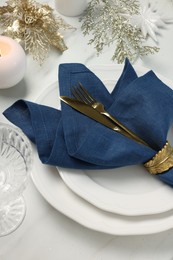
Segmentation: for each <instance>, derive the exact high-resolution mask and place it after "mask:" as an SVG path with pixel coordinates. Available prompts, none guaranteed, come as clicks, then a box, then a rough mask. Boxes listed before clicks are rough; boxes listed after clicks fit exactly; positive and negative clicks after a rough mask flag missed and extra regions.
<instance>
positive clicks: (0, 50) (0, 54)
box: [0, 49, 2, 57]
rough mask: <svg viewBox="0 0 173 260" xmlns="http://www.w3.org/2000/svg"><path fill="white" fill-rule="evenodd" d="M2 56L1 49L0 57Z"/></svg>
mask: <svg viewBox="0 0 173 260" xmlns="http://www.w3.org/2000/svg"><path fill="white" fill-rule="evenodd" d="M1 56H2V54H1V49H0V57H1Z"/></svg>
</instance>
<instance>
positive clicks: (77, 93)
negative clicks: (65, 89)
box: [71, 82, 95, 105]
mask: <svg viewBox="0 0 173 260" xmlns="http://www.w3.org/2000/svg"><path fill="white" fill-rule="evenodd" d="M71 93H72V95H73V96H74V97H75V98H76V99H77V100H80V101H82V102H84V103H85V104H89V105H91V104H93V103H94V102H95V101H94V99H93V98H92V97H91V96H90V95H89V93H88V92H87V91H86V90H85V88H84V87H83V86H82V84H81V83H80V82H79V84H78V85H77V86H75V87H72V88H71Z"/></svg>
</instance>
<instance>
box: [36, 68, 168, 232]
mask: <svg viewBox="0 0 173 260" xmlns="http://www.w3.org/2000/svg"><path fill="white" fill-rule="evenodd" d="M90 68H91V69H92V71H94V72H95V74H96V75H98V77H99V78H100V79H101V80H102V81H103V82H104V83H105V85H106V86H107V88H108V89H109V91H111V90H112V88H113V87H114V86H115V84H116V80H118V78H119V76H120V74H121V72H122V66H117V65H112V66H110V65H108V66H99V67H98V66H95V67H94V66H93V67H90ZM136 70H137V73H138V75H142V74H144V73H146V72H147V70H146V69H144V68H141V67H140V68H139V67H138V68H137V69H136ZM158 76H159V78H160V79H161V80H162V81H164V82H165V83H166V84H167V85H169V86H170V87H171V86H172V87H173V83H172V82H170V81H169V80H167V79H165V78H163V77H162V76H160V75H158ZM58 95H59V94H58V83H57V82H55V83H54V84H52V85H51V86H49V88H48V89H46V91H44V92H43V93H42V95H41V96H40V97H39V98H38V99H37V100H36V102H38V103H41V104H44V105H48V106H52V107H55V108H58V107H59V98H58ZM171 136H173V132H172V130H171V131H170V132H169V136H168V140H169V139H170V138H169V137H171ZM35 158H36V159H35V167H36V168H37V170H34V171H33V173H32V179H33V181H34V183H35V185H36V187H37V189H38V190H39V191H40V193H41V194H42V195H43V197H44V198H45V199H46V200H47V201H48V202H49V203H50V204H51V205H52V206H53V207H54V208H55V209H57V210H58V211H60V212H61V213H63V214H65V215H66V216H68V217H70V218H71V219H73V220H75V221H76V222H78V223H80V224H82V225H84V226H85V227H88V228H90V229H93V230H97V231H100V232H104V233H107V234H114V235H139V234H151V233H157V232H161V231H164V230H168V229H170V228H172V227H173V189H172V188H170V187H169V186H167V185H165V184H164V183H162V182H161V181H159V180H158V179H157V178H156V177H155V176H152V175H150V174H148V173H147V172H146V170H145V169H144V167H143V166H128V167H122V168H118V169H112V170H98V171H86V170H85V171H83V170H71V169H64V168H57V169H56V168H55V167H50V166H45V165H43V164H41V162H40V161H39V159H38V155H37V153H36V152H35Z"/></svg>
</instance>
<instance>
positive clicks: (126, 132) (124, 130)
mask: <svg viewBox="0 0 173 260" xmlns="http://www.w3.org/2000/svg"><path fill="white" fill-rule="evenodd" d="M101 114H102V115H104V116H106V117H107V118H109V119H110V120H111V121H112V122H114V123H115V124H116V127H117V126H118V127H119V130H118V132H119V133H121V134H123V135H125V136H126V137H128V138H130V139H132V140H134V141H136V142H138V143H140V144H143V145H145V146H148V147H150V145H149V144H147V143H146V142H145V141H144V140H143V139H141V138H140V137H139V136H137V135H136V134H135V133H133V132H132V131H131V130H129V129H128V128H126V127H125V126H124V125H122V124H121V123H120V122H119V121H118V120H117V119H116V118H114V117H113V116H112V115H110V114H109V113H108V112H106V111H105V112H101ZM115 131H117V129H115Z"/></svg>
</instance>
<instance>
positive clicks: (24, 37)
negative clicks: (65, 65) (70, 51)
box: [0, 0, 72, 64]
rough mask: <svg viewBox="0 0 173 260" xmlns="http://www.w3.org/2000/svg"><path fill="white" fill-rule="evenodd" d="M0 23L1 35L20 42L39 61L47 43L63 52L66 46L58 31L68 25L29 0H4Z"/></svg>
mask: <svg viewBox="0 0 173 260" xmlns="http://www.w3.org/2000/svg"><path fill="white" fill-rule="evenodd" d="M0 26H1V28H2V29H3V33H2V34H3V35H6V36H9V37H11V38H13V39H16V40H18V41H19V42H21V43H23V45H24V49H25V51H28V52H29V53H31V54H32V56H33V58H34V59H35V60H37V61H39V63H40V64H42V62H43V61H44V59H45V58H46V56H47V55H48V52H49V50H50V47H51V46H54V47H55V48H57V49H58V50H59V51H61V52H63V51H65V50H66V49H67V46H66V45H65V42H64V40H63V36H62V35H61V34H60V33H59V30H61V29H63V30H65V29H69V28H72V27H71V26H70V25H68V24H67V23H66V22H65V21H64V20H63V19H61V18H60V17H57V16H56V15H55V14H54V12H53V9H52V8H51V7H50V6H49V5H47V4H44V5H41V4H39V3H37V2H35V1H33V0H8V1H6V5H5V6H2V7H0Z"/></svg>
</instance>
